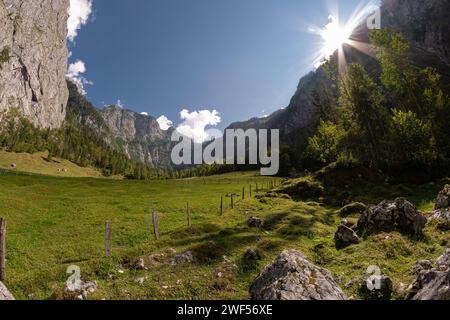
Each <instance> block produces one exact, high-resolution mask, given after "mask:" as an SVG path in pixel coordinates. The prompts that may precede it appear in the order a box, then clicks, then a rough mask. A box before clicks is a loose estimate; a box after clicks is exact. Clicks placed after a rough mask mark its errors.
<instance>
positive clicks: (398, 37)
mask: <svg viewBox="0 0 450 320" xmlns="http://www.w3.org/2000/svg"><path fill="white" fill-rule="evenodd" d="M370 40H371V42H372V44H373V47H374V49H375V52H376V56H377V58H378V61H379V62H380V64H381V67H382V69H383V71H382V73H381V82H382V84H383V85H384V86H385V88H386V89H387V90H388V92H389V93H390V94H391V95H392V96H393V97H394V98H395V99H396V100H398V101H399V102H401V103H402V105H403V106H404V107H406V106H411V104H412V103H414V101H415V98H414V92H413V87H414V83H415V80H416V74H417V72H416V69H415V68H414V67H413V65H412V62H411V60H410V58H409V44H408V42H407V41H406V40H405V39H404V38H403V36H402V34H401V33H398V32H391V31H389V30H387V29H384V30H373V31H372V32H371V34H370Z"/></svg>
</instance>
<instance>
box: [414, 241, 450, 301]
mask: <svg viewBox="0 0 450 320" xmlns="http://www.w3.org/2000/svg"><path fill="white" fill-rule="evenodd" d="M436 266H437V268H436V269H428V270H422V271H420V272H419V274H418V276H417V278H416V280H415V281H414V283H413V284H412V285H411V289H410V291H409V293H408V296H407V297H406V299H408V300H450V249H447V251H446V252H445V253H444V254H443V255H442V256H441V257H439V258H438V259H437V261H436Z"/></svg>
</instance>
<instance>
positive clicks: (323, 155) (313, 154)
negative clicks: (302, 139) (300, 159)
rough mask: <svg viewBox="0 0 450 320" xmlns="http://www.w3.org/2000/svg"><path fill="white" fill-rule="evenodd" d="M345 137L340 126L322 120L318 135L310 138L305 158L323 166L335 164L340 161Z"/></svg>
mask: <svg viewBox="0 0 450 320" xmlns="http://www.w3.org/2000/svg"><path fill="white" fill-rule="evenodd" d="M344 135H345V131H344V130H343V128H341V127H340V126H338V125H336V124H334V123H332V122H325V121H323V120H321V121H320V124H319V127H318V129H317V133H316V134H315V135H314V136H312V137H310V138H309V141H308V147H307V148H306V150H305V156H306V157H307V158H308V159H310V160H311V161H314V162H317V163H319V164H322V165H326V164H329V163H332V162H335V161H336V160H337V159H338V156H339V153H340V145H341V143H342V140H343V138H344Z"/></svg>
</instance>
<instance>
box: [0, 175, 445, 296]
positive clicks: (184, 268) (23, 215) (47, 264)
mask: <svg viewBox="0 0 450 320" xmlns="http://www.w3.org/2000/svg"><path fill="white" fill-rule="evenodd" d="M257 181H258V182H259V185H260V186H262V185H264V183H265V181H266V180H265V178H262V177H259V176H257V175H256V174H254V173H236V174H228V175H222V176H214V177H208V178H205V179H203V178H195V179H188V180H171V181H145V182H140V181H126V180H124V181H118V180H106V179H93V178H57V177H49V176H34V175H31V176H30V175H17V174H11V173H6V174H5V173H3V174H1V175H0V190H1V192H0V216H2V217H5V218H6V219H7V220H8V235H7V249H8V251H7V277H6V281H5V284H6V285H7V286H8V287H9V288H10V290H11V291H12V292H13V294H14V295H15V296H16V298H18V299H60V298H62V297H63V294H62V292H63V287H64V285H65V281H66V279H67V277H68V275H67V274H66V270H67V267H68V266H70V265H77V266H79V267H80V268H81V272H82V277H83V278H84V279H87V280H96V281H97V282H98V285H99V288H98V291H97V292H95V293H94V294H92V295H91V296H90V297H89V298H91V299H247V298H249V295H248V288H249V285H250V283H251V281H252V280H253V279H254V278H255V277H256V275H257V274H258V273H259V271H260V270H261V268H262V267H263V266H264V265H266V264H267V263H269V262H270V261H271V260H273V258H274V257H275V256H276V255H278V254H279V253H280V252H281V251H282V250H284V249H287V248H294V249H298V250H300V251H302V252H303V253H305V254H306V255H307V256H308V257H309V259H310V260H311V261H312V262H314V263H316V264H318V265H320V266H323V267H325V268H328V269H329V270H330V271H331V272H332V273H333V275H334V276H335V277H336V278H337V279H338V280H339V283H340V285H341V286H342V287H343V288H344V290H345V291H346V292H347V293H348V294H349V295H350V296H352V297H353V298H355V299H358V298H359V296H358V284H359V283H358V281H360V280H361V279H362V278H363V277H364V273H365V270H366V269H367V267H369V266H370V265H378V266H380V268H381V270H382V271H383V272H384V273H386V274H387V275H389V276H391V277H392V278H393V279H394V282H395V285H396V286H397V285H400V284H401V283H404V284H407V285H408V284H409V283H410V282H411V281H412V279H413V275H412V274H411V271H410V270H411V266H412V264H413V263H414V262H415V261H416V260H419V259H430V258H436V257H437V256H439V255H440V254H441V253H442V252H443V250H444V247H443V245H445V243H444V242H445V241H448V240H449V239H448V235H446V234H444V233H440V232H438V231H437V230H436V229H435V228H434V227H433V226H429V227H427V230H426V232H425V236H424V237H423V238H422V239H412V238H409V237H407V236H403V235H401V234H399V233H392V234H390V236H389V237H386V235H385V234H381V235H375V236H372V237H369V238H367V239H365V240H364V241H363V242H362V243H360V244H358V245H354V246H351V247H348V248H346V249H344V250H337V249H336V248H335V246H334V241H333V236H334V232H335V231H336V228H337V226H338V225H339V223H340V220H341V218H340V217H339V214H338V212H339V208H338V207H332V206H328V205H325V204H323V203H318V202H314V201H313V200H311V201H310V202H308V201H307V200H305V201H300V200H299V199H297V200H291V199H284V198H282V197H279V198H269V197H267V198H262V199H259V200H258V199H255V198H251V199H250V198H248V197H247V199H245V200H244V201H242V200H239V201H238V202H237V203H236V206H235V208H234V209H233V210H232V209H230V208H229V207H228V208H227V210H226V213H225V215H224V216H223V217H222V216H220V209H219V208H220V197H221V196H222V195H225V194H228V193H238V194H240V193H241V190H242V187H246V188H247V196H248V187H249V184H250V183H252V184H253V186H255V183H256V182H257ZM405 188H406V189H405ZM440 188H441V184H440V183H436V184H433V185H424V186H390V187H383V188H378V189H377V188H375V187H370V186H366V187H365V188H363V187H361V188H355V194H354V195H353V196H354V198H355V199H359V200H365V201H366V203H376V202H377V201H379V200H382V199H383V198H389V197H395V196H399V195H405V196H407V197H408V198H409V199H411V200H413V201H414V202H415V203H416V204H418V205H419V206H420V208H421V209H422V210H424V211H428V210H430V208H431V207H432V203H433V201H434V198H435V196H436V194H437V192H438V190H439V189H440ZM356 193H359V195H358V194H356ZM188 201H189V202H190V203H191V207H192V217H193V226H192V227H191V228H188V227H187V218H186V204H187V202H188ZM317 201H319V200H317ZM226 204H227V205H229V198H226ZM151 211H157V212H158V213H159V218H160V224H159V226H160V234H161V239H160V240H159V241H155V240H154V238H153V235H152V225H151V218H150V214H149V213H150V212H151ZM250 216H259V217H262V218H264V219H265V220H266V225H265V228H264V230H257V229H253V228H249V227H248V226H247V224H246V221H247V219H248V218H249V217H250ZM350 219H354V220H356V219H357V217H356V216H352V217H350ZM107 220H110V221H112V223H113V257H112V258H105V257H104V229H105V221H107ZM249 248H255V249H258V250H259V252H260V253H261V256H262V260H261V261H259V262H256V263H254V264H251V265H249V264H248V262H247V261H245V260H244V259H243V256H244V253H245V252H246V250H247V249H249ZM186 250H191V251H192V252H193V253H194V257H195V258H196V261H195V262H194V263H192V264H184V265H176V266H172V265H171V264H170V263H169V259H170V258H171V257H172V256H173V255H174V254H175V253H182V252H185V251H186ZM223 256H226V257H227V259H225V260H224V258H223ZM141 257H142V258H143V259H144V260H145V261H146V265H147V266H148V270H136V268H135V267H134V266H135V263H136V261H137V260H138V259H139V258H141ZM352 281H353V282H354V283H351V282H352ZM346 284H347V285H346ZM401 294H402V293H401V292H399V293H398V297H401Z"/></svg>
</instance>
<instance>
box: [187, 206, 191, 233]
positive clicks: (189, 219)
mask: <svg viewBox="0 0 450 320" xmlns="http://www.w3.org/2000/svg"><path fill="white" fill-rule="evenodd" d="M186 212H187V223H188V227H189V228H190V227H192V221H191V206H190V205H189V202H188V203H187V210H186Z"/></svg>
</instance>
